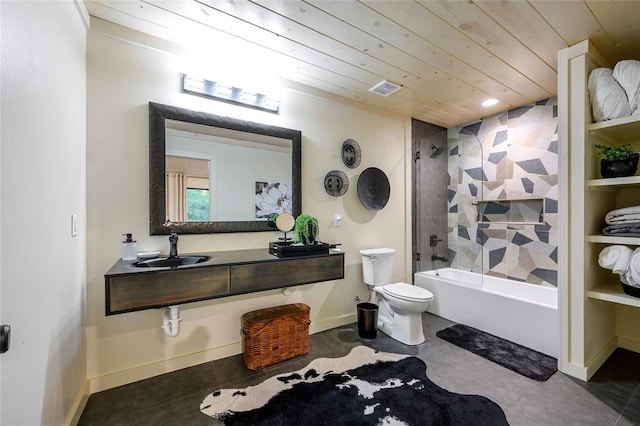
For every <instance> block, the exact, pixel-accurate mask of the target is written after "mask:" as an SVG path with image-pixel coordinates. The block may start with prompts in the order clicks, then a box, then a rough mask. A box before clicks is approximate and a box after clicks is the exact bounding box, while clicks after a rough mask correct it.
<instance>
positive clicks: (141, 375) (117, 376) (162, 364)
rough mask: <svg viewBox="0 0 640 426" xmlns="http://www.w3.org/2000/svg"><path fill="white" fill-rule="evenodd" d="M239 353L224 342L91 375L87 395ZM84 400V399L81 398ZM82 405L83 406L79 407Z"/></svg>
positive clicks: (332, 322) (331, 323)
mask: <svg viewBox="0 0 640 426" xmlns="http://www.w3.org/2000/svg"><path fill="white" fill-rule="evenodd" d="M354 321H356V315H355V314H349V315H342V316H339V317H334V318H328V319H323V320H321V321H314V322H313V323H312V324H311V325H310V326H309V333H310V334H315V333H319V332H321V331H325V330H329V329H332V328H336V327H341V326H343V325H346V324H350V323H352V322H354ZM241 353H242V341H241V340H238V341H235V342H231V343H228V344H226V345H222V346H218V347H215V348H210V349H206V350H203V351H199V352H194V353H192V354H187V355H182V356H178V357H175V358H168V359H163V360H161V361H157V362H152V363H149V364H145V365H140V366H137V367H132V368H128V369H126V370H121V371H116V372H113V373H109V374H105V375H102V376H97V377H92V378H90V379H88V382H89V391H90V392H89V393H88V395H89V394H92V393H96V392H101V391H104V390H107V389H112V388H115V387H118V386H122V385H126V384H129V383H133V382H137V381H139V380H144V379H148V378H150V377H155V376H159V375H161V374H165V373H171V372H173V371H176V370H180V369H183V368H187V367H193V366H194V365H198V364H202V363H204V362H209V361H215V360H217V359H221V358H226V357H229V356H233V355H238V354H241ZM85 403H86V401H85ZM83 408H84V407H83Z"/></svg>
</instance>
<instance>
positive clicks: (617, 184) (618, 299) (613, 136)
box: [586, 115, 640, 307]
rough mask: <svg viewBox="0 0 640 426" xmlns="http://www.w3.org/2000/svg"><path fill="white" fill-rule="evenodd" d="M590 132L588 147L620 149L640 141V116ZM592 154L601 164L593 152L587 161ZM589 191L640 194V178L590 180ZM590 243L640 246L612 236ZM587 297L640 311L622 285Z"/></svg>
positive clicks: (632, 240) (602, 124)
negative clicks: (637, 191)
mask: <svg viewBox="0 0 640 426" xmlns="http://www.w3.org/2000/svg"><path fill="white" fill-rule="evenodd" d="M586 128H587V140H588V141H589V142H590V143H589V144H588V145H594V144H595V143H603V142H605V143H608V144H611V145H620V144H622V143H626V142H629V141H636V140H638V139H639V138H640V116H639V115H632V116H630V117H623V118H618V119H615V120H608V121H603V122H600V123H591V124H587V126H586ZM589 154H592V155H591V160H592V161H593V162H595V163H596V164H597V163H598V158H597V156H596V155H593V152H590V151H587V158H589ZM588 161H589V160H588ZM587 188H590V189H593V190H607V191H610V192H613V193H619V192H620V191H623V190H629V189H631V190H637V188H640V176H628V177H620V178H608V179H604V178H595V179H589V180H587ZM618 202H619V201H618V200H617V199H615V200H613V201H610V203H615V205H612V204H609V205H610V206H611V208H612V209H613V208H617V207H618ZM635 203H636V204H640V197H638V198H636V200H635ZM587 214H588V213H587ZM587 242H588V243H595V244H606V245H611V244H621V245H627V246H640V238H635V237H620V236H610V235H589V236H587ZM587 297H590V298H593V299H598V300H604V301H607V302H611V303H620V304H623V305H629V306H635V307H640V298H637V297H633V296H628V295H626V294H624V292H623V291H622V287H621V286H620V284H619V283H618V284H617V285H616V284H609V285H604V286H597V287H595V288H593V289H591V290H589V291H587Z"/></svg>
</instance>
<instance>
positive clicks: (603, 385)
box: [79, 314, 640, 426]
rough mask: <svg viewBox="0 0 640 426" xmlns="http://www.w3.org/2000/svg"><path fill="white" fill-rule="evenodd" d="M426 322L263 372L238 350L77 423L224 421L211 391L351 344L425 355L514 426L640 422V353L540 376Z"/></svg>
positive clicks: (102, 400)
mask: <svg viewBox="0 0 640 426" xmlns="http://www.w3.org/2000/svg"><path fill="white" fill-rule="evenodd" d="M423 322H424V328H425V335H426V338H427V341H426V342H425V343H423V344H421V345H418V346H405V345H402V344H400V343H398V342H396V341H395V340H393V339H391V338H389V337H387V336H385V335H384V334H382V333H380V332H379V333H378V337H377V338H376V339H372V340H366V339H361V338H359V337H358V333H357V327H356V325H355V324H351V325H348V326H344V327H340V328H336V329H332V330H328V331H325V332H322V333H317V334H314V335H312V336H311V352H310V353H309V354H308V355H305V356H302V357H299V358H295V359H292V360H289V361H285V362H283V363H280V364H278V365H274V366H271V367H267V368H264V369H262V370H259V371H250V370H247V369H246V368H245V367H244V365H243V363H242V356H241V355H237V356H232V357H229V358H225V359H220V360H216V361H213V362H208V363H205V364H201V365H197V366H194V367H190V368H186V369H183V370H180V371H176V372H173V373H169V374H164V375H162V376H158V377H153V378H150V379H147V380H143V381H140V382H136V383H132V384H129V385H125V386H120V387H118V388H115V389H110V390H107V391H104V392H99V393H96V394H93V395H91V397H90V398H89V401H88V403H87V406H86V408H85V410H84V412H83V414H82V417H81V419H80V422H79V424H80V425H189V426H190V425H215V424H219V423H217V422H216V421H215V420H213V419H210V418H208V417H206V416H204V415H203V414H201V413H200V411H199V405H200V402H201V401H202V400H203V399H204V397H205V396H206V395H207V393H209V392H211V391H213V390H215V389H219V388H241V387H246V386H249V385H254V384H257V383H260V382H261V381H263V380H264V379H266V378H267V377H270V376H272V375H274V374H279V373H283V372H287V371H294V370H298V369H300V368H302V367H304V366H305V365H306V364H308V363H309V362H310V361H311V360H312V359H314V358H318V357H339V356H344V355H346V354H347V353H348V352H349V351H350V350H351V348H353V347H354V346H357V345H367V346H371V347H373V348H375V349H379V350H382V351H386V352H396V353H406V354H410V355H413V356H417V357H418V358H421V359H423V360H424V361H425V362H426V364H427V375H428V376H429V378H430V379H431V380H432V381H433V382H435V383H436V384H437V385H439V386H441V387H443V388H445V389H448V390H450V391H453V392H457V393H466V394H477V395H484V396H486V397H488V398H490V399H492V400H493V401H495V402H496V403H498V404H499V405H500V406H501V407H502V409H503V410H504V411H505V413H506V415H507V419H508V421H509V423H510V424H511V425H513V426H540V425H544V426H555V425H558V426H560V425H562V426H572V425H576V426H578V425H579V426H586V425H593V426H609V425H611V426H614V425H615V426H631V425H640V354H637V353H634V352H630V351H626V350H623V349H618V350H617V351H616V352H615V353H614V354H613V355H612V356H611V357H610V358H609V360H608V361H607V362H606V363H605V365H604V366H602V368H600V370H599V371H598V372H597V373H596V374H595V376H594V377H593V378H592V379H591V380H590V381H589V382H588V383H584V382H582V381H580V380H577V379H573V378H571V377H569V376H566V375H564V374H562V373H556V374H554V375H553V376H552V377H551V378H550V379H549V380H548V381H546V382H536V381H533V380H530V379H528V378H526V377H523V376H520V375H518V374H516V373H513V372H512V371H509V370H507V369H505V368H502V367H500V366H498V365H496V364H493V363H492V362H490V361H487V360H485V359H483V358H481V357H478V356H476V355H474V354H472V353H470V352H467V351H465V350H464V349H461V348H459V347H457V346H454V345H452V344H450V343H448V342H446V341H444V340H441V339H439V338H437V337H436V336H435V333H436V332H437V331H438V330H441V329H443V328H446V327H448V326H450V325H451V324H453V323H452V322H450V321H447V320H445V319H443V318H440V317H437V316H434V315H431V314H424V316H423ZM327 424H332V423H331V420H330V419H327Z"/></svg>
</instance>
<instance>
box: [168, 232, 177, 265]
mask: <svg viewBox="0 0 640 426" xmlns="http://www.w3.org/2000/svg"><path fill="white" fill-rule="evenodd" d="M169 244H170V247H169V259H177V258H178V234H176V233H175V232H172V233H171V235H170V236H169Z"/></svg>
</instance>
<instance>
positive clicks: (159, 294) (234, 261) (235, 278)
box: [104, 249, 344, 315]
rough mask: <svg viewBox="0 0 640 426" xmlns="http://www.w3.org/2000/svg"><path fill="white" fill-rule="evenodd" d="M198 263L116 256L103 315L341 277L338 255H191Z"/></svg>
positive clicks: (107, 278) (266, 252)
mask: <svg viewBox="0 0 640 426" xmlns="http://www.w3.org/2000/svg"><path fill="white" fill-rule="evenodd" d="M190 256H206V257H208V259H207V260H206V261H204V262H201V263H195V264H191V265H184V266H179V267H174V268H171V267H144V268H141V267H136V266H133V263H134V262H125V261H122V260H119V261H118V262H116V264H115V265H113V267H112V268H111V269H110V270H109V272H107V273H106V274H105V276H104V278H105V299H106V306H105V313H106V315H114V314H122V313H125V312H133V311H140V310H144V309H152V308H160V307H164V306H169V305H180V304H183V303H189V302H197V301H201V300H208V299H216V298H220V297H227V296H234V295H238V294H246V293H254V292H258V291H264V290H273V289H278V288H284V287H292V286H297V285H303V284H311V283H316V282H322V281H331V280H337V279H342V278H344V253H343V252H338V251H330V252H329V253H327V254H315V255H310V256H297V257H292V258H278V257H275V256H273V255H272V254H269V250H268V249H255V250H238V251H220V252H209V253H197V254H195V255H190Z"/></svg>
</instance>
